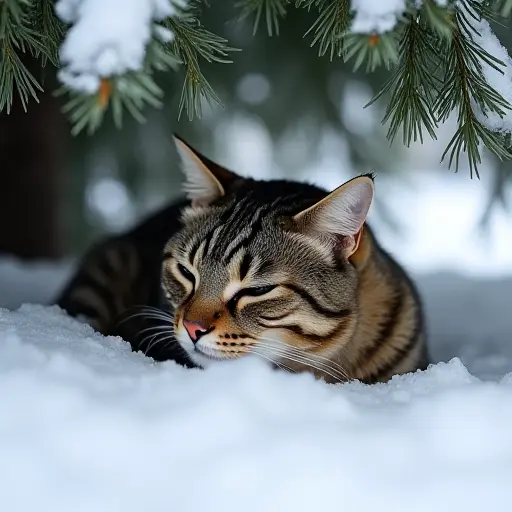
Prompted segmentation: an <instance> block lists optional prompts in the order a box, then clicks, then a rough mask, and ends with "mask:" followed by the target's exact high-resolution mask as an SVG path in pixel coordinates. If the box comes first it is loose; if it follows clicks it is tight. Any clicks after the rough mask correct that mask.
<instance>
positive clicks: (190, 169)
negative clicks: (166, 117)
mask: <svg viewBox="0 0 512 512" xmlns="http://www.w3.org/2000/svg"><path fill="white" fill-rule="evenodd" d="M173 139H174V143H175V144H176V149H177V150H178V154H179V156H180V160H181V168H182V170H183V173H184V174H185V178H186V181H185V184H184V185H183V190H184V192H185V194H186V195H187V198H188V199H190V200H191V201H192V206H208V205H209V204H211V203H213V202H214V201H215V200H216V199H219V198H220V197H222V196H223V195H225V193H226V190H227V189H228V188H229V187H230V186H231V185H232V184H233V183H234V182H235V181H236V180H238V179H241V178H240V176H238V175H237V174H235V173H234V172H231V171H229V170H228V169H225V168H224V167H222V166H221V165H218V164H216V163H215V162H213V161H212V160H210V159H209V158H207V157H205V156H204V155H202V154H201V153H199V151H197V150H195V149H194V148H193V147H192V146H190V144H187V143H186V142H185V141H184V140H183V139H182V138H181V137H178V136H177V135H176V134H175V135H174V136H173Z"/></svg>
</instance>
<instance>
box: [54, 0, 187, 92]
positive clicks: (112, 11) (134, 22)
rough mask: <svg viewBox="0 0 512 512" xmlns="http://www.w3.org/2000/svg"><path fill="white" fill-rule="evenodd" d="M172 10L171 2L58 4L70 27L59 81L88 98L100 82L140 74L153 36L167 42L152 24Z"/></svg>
mask: <svg viewBox="0 0 512 512" xmlns="http://www.w3.org/2000/svg"><path fill="white" fill-rule="evenodd" d="M175 5H178V3H177V2H176V1H174V3H173V2H171V0H59V1H58V2H57V4H56V6H55V9H56V12H57V15H58V16H59V17H60V18H61V19H62V20H63V21H64V22H66V23H70V24H71V25H72V26H71V28H70V29H69V31H68V33H67V36H66V39H65V40H64V42H63V44H62V47H61V55H60V57H61V64H62V66H63V67H62V69H61V71H60V72H59V79H60V81H61V82H62V83H63V84H65V85H67V86H68V87H69V88H70V89H73V90H75V91H77V92H82V93H86V94H93V93H95V92H97V91H98V89H99V87H100V80H101V78H104V77H111V76H115V75H122V74H124V73H126V72H129V71H140V70H141V69H142V67H143V63H144V58H145V55H146V47H147V45H148V44H149V42H150V40H151V38H152V37H153V35H155V34H156V35H157V36H158V37H159V38H160V39H163V41H164V42H167V41H169V40H171V39H172V33H171V32H170V31H169V30H168V29H166V28H165V27H163V26H161V25H157V24H156V23H157V22H159V21H162V20H163V19H165V18H167V17H169V16H173V15H174V14H176V10H175ZM179 5H180V6H181V5H182V3H181V2H180V4H179Z"/></svg>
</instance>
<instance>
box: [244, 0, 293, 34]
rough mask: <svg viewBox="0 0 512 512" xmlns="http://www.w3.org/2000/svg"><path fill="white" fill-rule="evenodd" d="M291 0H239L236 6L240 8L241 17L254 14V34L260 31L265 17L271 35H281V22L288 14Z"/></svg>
mask: <svg viewBox="0 0 512 512" xmlns="http://www.w3.org/2000/svg"><path fill="white" fill-rule="evenodd" d="M289 3H290V0H239V1H238V2H236V3H235V7H237V8H239V9H240V19H245V18H249V17H252V16H254V25H253V35H255V34H256V32H257V31H258V27H259V25H260V21H261V18H262V17H264V18H265V22H266V25H267V32H268V35H269V36H272V35H273V34H275V35H276V36H278V35H279V23H280V21H281V18H284V17H285V16H286V7H287V5H288V4H289Z"/></svg>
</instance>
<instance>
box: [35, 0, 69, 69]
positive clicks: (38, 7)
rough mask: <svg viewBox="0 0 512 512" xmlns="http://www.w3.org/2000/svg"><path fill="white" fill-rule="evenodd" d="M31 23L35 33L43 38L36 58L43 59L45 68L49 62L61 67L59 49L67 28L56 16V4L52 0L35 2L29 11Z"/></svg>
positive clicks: (37, 0)
mask: <svg viewBox="0 0 512 512" xmlns="http://www.w3.org/2000/svg"><path fill="white" fill-rule="evenodd" d="M29 18H30V23H31V25H32V26H33V30H34V32H36V33H37V34H39V36H40V38H41V43H42V48H40V49H38V50H37V51H36V52H35V53H34V56H35V57H37V58H40V59H41V65H42V66H43V67H44V66H45V65H46V61H47V60H49V61H50V62H51V63H52V64H53V65H54V66H55V67H58V66H59V47H60V44H61V43H62V39H63V37H64V31H65V26H64V23H62V22H61V21H60V20H59V18H57V17H56V16H55V2H54V1H52V0H35V1H34V2H33V4H32V8H31V9H30V11H29Z"/></svg>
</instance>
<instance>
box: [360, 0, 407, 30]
mask: <svg viewBox="0 0 512 512" xmlns="http://www.w3.org/2000/svg"><path fill="white" fill-rule="evenodd" d="M351 7H352V10H353V11H354V14H355V15H354V19H353V21H352V25H351V27H350V30H351V32H353V33H355V34H361V33H362V34H372V33H378V34H382V33H383V32H388V31H390V30H392V29H393V28H394V27H395V25H396V23H397V19H398V17H399V16H401V15H402V14H403V13H404V11H405V8H406V5H405V0H378V1H375V0H352V2H351Z"/></svg>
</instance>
